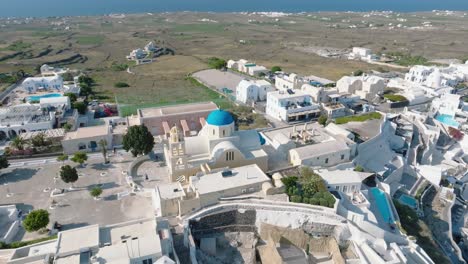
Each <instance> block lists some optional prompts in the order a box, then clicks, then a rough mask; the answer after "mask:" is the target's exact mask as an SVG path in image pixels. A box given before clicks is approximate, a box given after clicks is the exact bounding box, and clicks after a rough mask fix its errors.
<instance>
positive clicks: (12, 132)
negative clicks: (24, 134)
mask: <svg viewBox="0 0 468 264" xmlns="http://www.w3.org/2000/svg"><path fill="white" fill-rule="evenodd" d="M17 136H18V134H16V131H15V130H10V131H8V137H9V138H10V139H13V138H15V137H17Z"/></svg>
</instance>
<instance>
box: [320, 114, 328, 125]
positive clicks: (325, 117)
mask: <svg viewBox="0 0 468 264" xmlns="http://www.w3.org/2000/svg"><path fill="white" fill-rule="evenodd" d="M327 121H328V117H327V116H326V115H321V116H320V117H319V119H318V123H319V124H321V125H322V126H325V125H326V124H327Z"/></svg>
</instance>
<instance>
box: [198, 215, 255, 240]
mask: <svg viewBox="0 0 468 264" xmlns="http://www.w3.org/2000/svg"><path fill="white" fill-rule="evenodd" d="M255 219H256V211H255V210H245V211H242V210H232V211H226V212H220V213H216V214H210V215H207V216H204V217H202V218H200V219H199V220H198V221H196V220H190V223H189V224H190V227H191V231H192V234H193V236H194V237H195V238H198V237H200V236H202V235H206V234H210V233H213V232H256V227H255Z"/></svg>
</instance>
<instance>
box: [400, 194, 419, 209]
mask: <svg viewBox="0 0 468 264" xmlns="http://www.w3.org/2000/svg"><path fill="white" fill-rule="evenodd" d="M398 200H400V202H402V203H403V204H404V205H407V206H409V207H411V208H413V209H417V208H418V202H417V201H416V199H414V198H413V197H411V196H408V195H406V194H402V195H401V196H400V198H399V199H398Z"/></svg>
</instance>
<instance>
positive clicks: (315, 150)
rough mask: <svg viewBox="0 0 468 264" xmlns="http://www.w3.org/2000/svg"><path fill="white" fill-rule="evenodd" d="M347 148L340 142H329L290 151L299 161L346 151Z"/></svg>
mask: <svg viewBox="0 0 468 264" xmlns="http://www.w3.org/2000/svg"><path fill="white" fill-rule="evenodd" d="M348 149H349V147H348V146H347V145H346V143H344V142H343V141H341V140H331V141H327V142H322V143H317V144H312V145H307V146H304V147H300V148H296V149H292V150H291V151H295V152H297V154H298V155H299V158H300V159H301V160H304V159H308V158H311V157H316V156H321V155H325V154H329V153H334V152H338V151H344V150H348Z"/></svg>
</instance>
